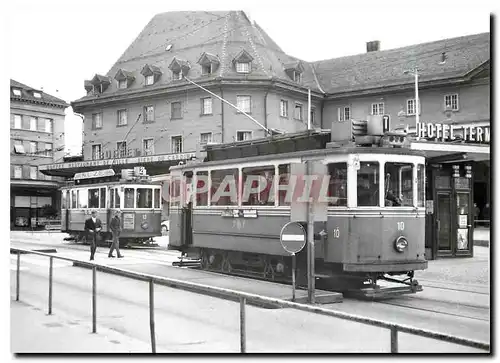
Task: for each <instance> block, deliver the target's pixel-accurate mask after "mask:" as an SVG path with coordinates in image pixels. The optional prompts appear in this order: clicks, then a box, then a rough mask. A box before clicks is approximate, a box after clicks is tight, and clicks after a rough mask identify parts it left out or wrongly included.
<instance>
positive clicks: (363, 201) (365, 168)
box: [357, 161, 380, 207]
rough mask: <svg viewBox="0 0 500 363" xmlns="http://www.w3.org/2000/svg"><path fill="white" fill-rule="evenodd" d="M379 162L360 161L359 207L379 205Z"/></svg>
mask: <svg viewBox="0 0 500 363" xmlns="http://www.w3.org/2000/svg"><path fill="white" fill-rule="evenodd" d="M378 178H379V163H378V162H375V161H369V162H364V161H362V162H360V163H359V170H358V177H357V179H358V207H377V206H378V205H379V187H380V183H379V179H378Z"/></svg>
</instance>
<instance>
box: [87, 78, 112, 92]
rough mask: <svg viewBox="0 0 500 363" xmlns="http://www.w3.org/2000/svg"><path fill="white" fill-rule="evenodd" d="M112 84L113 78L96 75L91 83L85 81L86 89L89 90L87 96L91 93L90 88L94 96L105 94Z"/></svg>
mask: <svg viewBox="0 0 500 363" xmlns="http://www.w3.org/2000/svg"><path fill="white" fill-rule="evenodd" d="M110 84H111V78H109V77H106V76H101V75H99V74H96V75H95V76H94V78H92V80H91V81H88V82H87V81H85V89H86V90H87V94H88V93H90V91H89V88H90V90H92V91H93V92H94V94H97V93H103V92H104V91H106V89H107V88H108V86H109V85H110Z"/></svg>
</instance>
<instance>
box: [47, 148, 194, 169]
mask: <svg viewBox="0 0 500 363" xmlns="http://www.w3.org/2000/svg"><path fill="white" fill-rule="evenodd" d="M192 157H196V153H194V152H193V153H180V154H165V155H152V156H138V157H133V158H121V159H105V160H89V161H73V162H69V163H58V164H49V165H40V167H39V168H40V170H59V169H71V168H90V167H96V166H115V165H127V164H144V163H156V162H162V161H176V160H187V159H190V158H192Z"/></svg>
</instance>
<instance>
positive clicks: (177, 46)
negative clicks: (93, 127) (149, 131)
mask: <svg viewBox="0 0 500 363" xmlns="http://www.w3.org/2000/svg"><path fill="white" fill-rule="evenodd" d="M167 49H168V50H167ZM242 50H245V51H246V52H248V54H249V55H250V56H251V57H252V58H253V61H252V70H251V72H250V73H249V74H240V73H237V72H236V70H235V66H234V64H233V62H232V61H233V59H234V57H235V56H237V55H238V54H239V53H240V52H241V51H242ZM203 53H207V54H208V55H210V57H213V58H214V59H217V60H218V61H219V62H220V64H219V66H218V67H217V71H216V72H215V74H213V75H212V77H223V78H231V79H242V80H244V79H263V78H264V79H272V78H274V79H281V80H283V81H285V82H289V83H290V84H296V83H294V82H293V81H292V80H291V79H290V77H289V76H287V74H286V73H285V70H284V67H283V65H284V64H285V63H289V62H295V61H299V59H296V58H293V57H290V56H288V55H286V54H285V53H284V52H283V51H282V50H281V48H279V47H278V46H277V45H276V43H275V42H274V41H273V40H272V39H271V38H270V37H269V36H268V35H267V34H266V33H265V32H264V31H263V30H262V29H261V28H260V27H259V26H258V25H257V24H256V23H253V22H251V21H250V20H249V19H248V18H247V16H246V15H245V13H244V12H242V11H216V12H208V11H180V12H168V13H162V14H158V15H156V16H154V17H153V19H152V20H151V21H150V22H149V23H148V24H147V25H146V27H145V28H144V29H143V30H142V32H141V33H140V34H139V36H138V37H137V38H136V39H135V40H134V41H133V42H132V44H131V45H130V46H129V47H128V48H127V49H126V50H125V52H124V53H123V54H122V56H121V57H120V58H119V59H118V60H117V61H116V63H115V64H114V65H113V67H112V68H111V69H110V70H109V72H107V74H106V75H107V76H108V77H111V78H114V76H115V75H116V73H117V72H118V70H120V69H125V70H127V71H128V72H131V73H132V74H133V75H134V77H135V79H136V81H135V82H134V83H133V84H132V85H131V86H130V87H129V88H128V89H127V90H118V89H117V85H116V83H112V84H111V85H110V86H109V88H108V89H107V90H106V91H105V92H104V94H112V93H115V92H128V91H130V90H138V89H142V88H143V87H144V77H143V76H142V75H141V73H140V72H141V70H142V69H143V67H144V66H145V65H146V64H149V65H154V66H156V67H158V68H160V69H161V71H162V73H163V75H162V77H161V79H160V80H159V81H158V82H156V83H155V84H154V85H153V86H150V87H149V88H148V89H154V88H156V87H164V86H166V85H169V84H170V83H171V82H172V74H171V71H170V70H169V68H168V66H169V65H170V64H171V63H172V61H173V59H174V58H176V59H177V60H178V61H180V60H183V61H186V62H189V64H190V65H191V69H190V70H189V73H188V74H187V76H188V77H189V78H191V79H193V80H196V79H198V78H200V79H207V77H210V76H207V75H203V76H202V67H201V66H200V65H199V64H198V63H197V62H198V61H199V60H200V57H201V56H202V54H203ZM302 64H303V65H304V73H303V75H302V86H305V87H311V89H312V90H315V91H319V88H318V86H317V82H316V81H315V78H314V74H313V70H312V67H311V65H309V64H307V63H306V62H302ZM179 82H183V81H176V84H179ZM91 97H92V96H85V97H83V98H82V99H81V100H85V99H87V98H91Z"/></svg>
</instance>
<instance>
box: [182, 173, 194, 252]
mask: <svg viewBox="0 0 500 363" xmlns="http://www.w3.org/2000/svg"><path fill="white" fill-rule="evenodd" d="M184 177H185V178H186V179H185V180H186V181H187V183H186V184H187V185H188V188H187V189H185V188H183V191H182V193H183V197H182V199H183V203H182V204H183V207H182V212H181V244H182V245H184V246H189V245H191V244H193V202H192V200H191V191H190V190H189V186H190V185H191V180H192V177H193V173H192V172H187V173H184Z"/></svg>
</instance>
